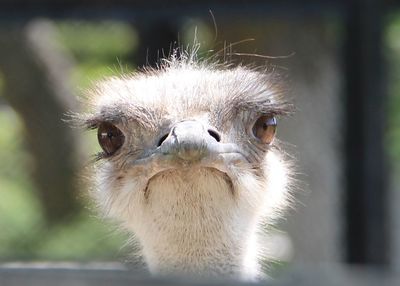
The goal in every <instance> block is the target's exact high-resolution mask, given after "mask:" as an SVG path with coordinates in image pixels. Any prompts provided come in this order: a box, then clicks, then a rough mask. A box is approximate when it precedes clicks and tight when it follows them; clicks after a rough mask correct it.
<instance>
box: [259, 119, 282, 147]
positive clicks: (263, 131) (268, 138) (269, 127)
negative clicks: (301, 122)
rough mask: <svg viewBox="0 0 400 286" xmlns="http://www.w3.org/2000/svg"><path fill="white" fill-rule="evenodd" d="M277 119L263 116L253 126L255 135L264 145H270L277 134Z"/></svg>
mask: <svg viewBox="0 0 400 286" xmlns="http://www.w3.org/2000/svg"><path fill="white" fill-rule="evenodd" d="M276 125H277V122H276V118H275V117H273V116H267V115H263V116H261V117H259V118H258V119H257V121H256V122H255V123H254V126H253V134H254V136H255V137H256V138H258V139H259V140H260V141H261V142H262V143H264V144H270V143H271V142H272V140H273V139H274V137H275V133H276Z"/></svg>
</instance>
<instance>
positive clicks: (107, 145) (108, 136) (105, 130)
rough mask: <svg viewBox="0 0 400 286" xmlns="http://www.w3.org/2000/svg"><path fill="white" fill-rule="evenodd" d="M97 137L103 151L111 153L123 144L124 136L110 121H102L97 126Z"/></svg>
mask: <svg viewBox="0 0 400 286" xmlns="http://www.w3.org/2000/svg"><path fill="white" fill-rule="evenodd" d="M97 138H98V140H99V144H100V146H101V148H102V149H103V151H104V152H105V153H106V154H107V155H112V154H113V153H115V152H116V151H117V150H118V149H119V148H121V146H122V145H123V144H124V141H125V137H124V135H123V134H122V132H121V130H119V129H118V128H117V127H116V126H114V125H112V124H110V123H106V122H105V123H102V124H100V126H99V129H98V133H97Z"/></svg>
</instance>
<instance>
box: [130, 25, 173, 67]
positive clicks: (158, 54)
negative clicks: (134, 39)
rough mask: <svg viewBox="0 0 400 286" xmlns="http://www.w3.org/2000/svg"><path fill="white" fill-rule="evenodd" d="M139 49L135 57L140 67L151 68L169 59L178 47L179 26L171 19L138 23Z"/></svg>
mask: <svg viewBox="0 0 400 286" xmlns="http://www.w3.org/2000/svg"><path fill="white" fill-rule="evenodd" d="M137 27H138V29H139V31H138V32H139V49H138V51H137V53H136V55H135V56H134V62H135V63H136V64H137V65H138V66H151V67H155V65H156V64H157V63H158V62H159V60H160V59H162V58H165V57H168V55H170V53H171V52H172V50H173V49H174V48H176V47H177V45H178V33H179V31H178V25H177V24H176V22H175V21H173V20H172V19H170V18H163V19H159V20H157V21H152V22H144V23H143V22H140V23H137Z"/></svg>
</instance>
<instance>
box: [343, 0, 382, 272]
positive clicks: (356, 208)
mask: <svg viewBox="0 0 400 286" xmlns="http://www.w3.org/2000/svg"><path fill="white" fill-rule="evenodd" d="M381 5H382V3H381V1H379V0H354V1H351V3H350V4H349V10H348V14H347V25H346V27H347V39H346V46H345V60H346V62H345V67H346V80H347V83H346V93H347V94H346V101H347V102H346V117H345V122H344V125H345V126H346V129H347V130H346V141H345V142H346V143H345V144H346V162H347V165H346V178H347V189H346V198H347V201H346V211H347V226H346V228H347V232H346V243H347V261H348V262H349V263H362V264H377V265H384V264H386V263H388V251H389V235H388V228H387V221H388V213H387V211H386V210H387V206H386V205H387V186H386V185H387V184H386V181H387V180H386V173H387V172H386V170H385V160H384V157H385V154H384V149H383V135H384V122H385V112H384V103H385V100H386V92H385V90H384V89H385V88H384V86H385V85H384V76H383V75H384V62H383V57H382V41H383V39H382V33H383V30H382V29H383V21H382V20H383V7H382V6H381Z"/></svg>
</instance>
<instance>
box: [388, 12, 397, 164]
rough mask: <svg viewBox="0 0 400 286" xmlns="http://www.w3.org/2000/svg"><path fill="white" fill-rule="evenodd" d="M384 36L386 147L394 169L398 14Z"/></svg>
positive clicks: (395, 154) (393, 17)
mask: <svg viewBox="0 0 400 286" xmlns="http://www.w3.org/2000/svg"><path fill="white" fill-rule="evenodd" d="M385 36H386V37H385V43H386V49H385V52H386V61H387V63H388V65H389V81H388V91H389V100H388V104H387V111H388V126H387V137H386V146H387V149H388V153H389V156H390V158H391V159H392V160H391V162H392V163H393V165H394V167H395V168H400V166H399V164H398V163H396V162H400V17H399V15H398V14H394V15H392V16H391V17H390V18H389V21H388V25H387V30H386V34H385Z"/></svg>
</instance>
